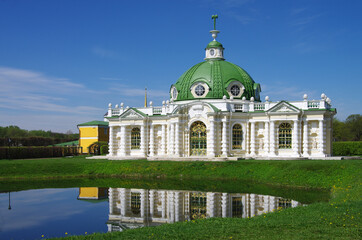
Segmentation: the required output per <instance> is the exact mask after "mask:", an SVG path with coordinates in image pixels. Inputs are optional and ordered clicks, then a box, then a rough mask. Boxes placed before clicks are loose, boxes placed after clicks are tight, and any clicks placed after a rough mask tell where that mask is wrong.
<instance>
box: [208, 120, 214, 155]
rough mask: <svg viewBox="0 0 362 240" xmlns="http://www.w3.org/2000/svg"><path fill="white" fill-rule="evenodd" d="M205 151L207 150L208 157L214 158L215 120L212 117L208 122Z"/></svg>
mask: <svg viewBox="0 0 362 240" xmlns="http://www.w3.org/2000/svg"><path fill="white" fill-rule="evenodd" d="M207 145H208V146H207V149H208V150H209V156H210V157H215V118H214V117H212V119H211V120H210V131H209V141H208V144H207Z"/></svg>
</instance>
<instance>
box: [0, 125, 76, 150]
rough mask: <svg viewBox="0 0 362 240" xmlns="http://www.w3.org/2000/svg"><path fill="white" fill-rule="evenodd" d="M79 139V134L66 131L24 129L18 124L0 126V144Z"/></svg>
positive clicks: (43, 143)
mask: <svg viewBox="0 0 362 240" xmlns="http://www.w3.org/2000/svg"><path fill="white" fill-rule="evenodd" d="M78 139H79V134H74V133H71V132H70V131H68V132H67V133H56V132H52V131H44V130H30V131H28V130H25V129H21V128H19V127H18V126H7V127H0V146H49V145H53V144H57V143H63V142H70V141H74V140H78Z"/></svg>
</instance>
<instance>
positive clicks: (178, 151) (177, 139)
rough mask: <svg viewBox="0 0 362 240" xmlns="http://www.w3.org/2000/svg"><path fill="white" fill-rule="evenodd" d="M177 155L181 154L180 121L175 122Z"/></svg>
mask: <svg viewBox="0 0 362 240" xmlns="http://www.w3.org/2000/svg"><path fill="white" fill-rule="evenodd" d="M175 155H176V156H177V157H179V156H180V122H178V121H177V122H176V123H175Z"/></svg>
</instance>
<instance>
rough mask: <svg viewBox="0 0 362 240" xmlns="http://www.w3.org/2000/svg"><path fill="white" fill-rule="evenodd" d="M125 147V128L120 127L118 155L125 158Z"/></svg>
mask: <svg viewBox="0 0 362 240" xmlns="http://www.w3.org/2000/svg"><path fill="white" fill-rule="evenodd" d="M126 146H127V139H126V126H121V144H120V155H121V156H122V157H123V156H126Z"/></svg>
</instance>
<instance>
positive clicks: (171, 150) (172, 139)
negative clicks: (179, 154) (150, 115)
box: [169, 123, 175, 155]
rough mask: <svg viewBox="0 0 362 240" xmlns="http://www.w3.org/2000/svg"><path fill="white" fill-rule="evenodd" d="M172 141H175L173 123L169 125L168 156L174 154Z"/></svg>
mask: <svg viewBox="0 0 362 240" xmlns="http://www.w3.org/2000/svg"><path fill="white" fill-rule="evenodd" d="M174 139H175V123H171V129H170V142H169V144H170V148H169V149H170V152H169V154H170V155H174V154H175V142H174Z"/></svg>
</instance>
